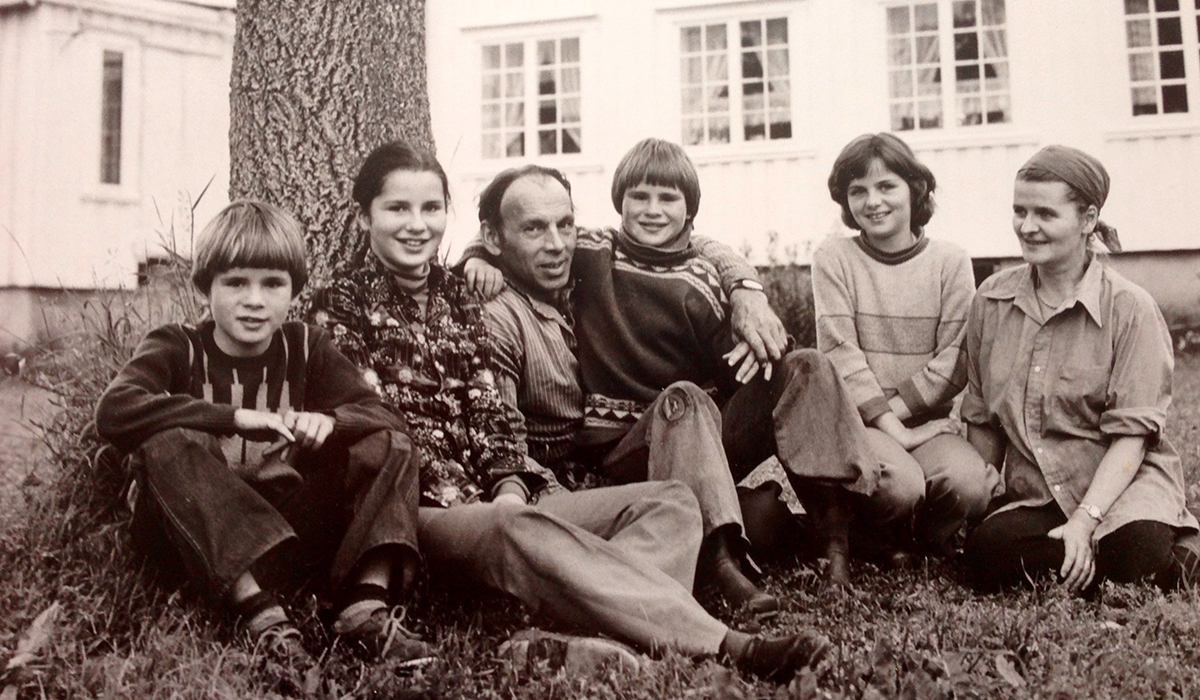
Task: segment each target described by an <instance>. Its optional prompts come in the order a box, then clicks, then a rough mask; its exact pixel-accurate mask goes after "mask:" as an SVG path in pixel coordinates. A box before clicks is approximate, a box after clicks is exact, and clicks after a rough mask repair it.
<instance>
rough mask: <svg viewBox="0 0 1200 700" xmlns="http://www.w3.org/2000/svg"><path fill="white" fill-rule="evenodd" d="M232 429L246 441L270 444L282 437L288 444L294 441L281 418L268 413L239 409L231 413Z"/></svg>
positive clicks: (276, 414)
mask: <svg viewBox="0 0 1200 700" xmlns="http://www.w3.org/2000/svg"><path fill="white" fill-rule="evenodd" d="M233 427H234V430H236V431H237V434H238V435H241V436H242V437H244V438H246V439H247V440H257V441H262V442H271V441H273V440H275V439H276V438H279V437H282V438H283V439H285V440H287V441H288V442H295V441H296V438H295V436H293V435H292V431H291V429H290V428H289V427H288V426H287V424H286V423H285V422H284V420H283V416H280V415H279V414H278V413H271V412H270V411H255V410H254V409H250V408H239V409H237V410H236V411H234V412H233Z"/></svg>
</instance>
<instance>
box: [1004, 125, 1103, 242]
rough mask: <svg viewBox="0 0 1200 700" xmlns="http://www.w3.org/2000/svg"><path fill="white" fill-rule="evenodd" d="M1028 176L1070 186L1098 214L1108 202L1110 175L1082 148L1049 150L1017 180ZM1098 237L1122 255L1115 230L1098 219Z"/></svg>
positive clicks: (1038, 155) (1023, 169)
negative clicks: (1052, 179)
mask: <svg viewBox="0 0 1200 700" xmlns="http://www.w3.org/2000/svg"><path fill="white" fill-rule="evenodd" d="M1027 172H1028V173H1030V174H1048V175H1050V176H1051V177H1053V178H1054V179H1055V180H1060V181H1062V182H1065V183H1067V185H1069V186H1070V187H1071V188H1072V189H1073V190H1075V191H1076V192H1078V193H1079V194H1080V196H1082V197H1083V201H1084V202H1085V203H1087V204H1091V205H1092V206H1094V207H1096V211H1097V212H1099V211H1100V208H1101V207H1103V206H1104V202H1105V200H1107V199H1108V187H1109V179H1108V171H1107V170H1105V169H1104V166H1103V165H1102V164H1101V163H1100V161H1098V160H1096V159H1095V158H1093V157H1092V156H1090V155H1088V154H1087V153H1084V152H1083V151H1081V150H1079V149H1078V148H1071V147H1070V146H1060V145H1057V144H1054V145H1050V146H1046V147H1045V148H1043V149H1042V150H1040V151H1038V152H1037V153H1034V154H1033V157H1031V158H1030V159H1029V160H1027V161H1025V165H1022V166H1021V169H1020V170H1018V171H1017V177H1018V178H1020V177H1021V176H1022V175H1023V174H1025V173H1027ZM1096 235H1097V236H1098V237H1099V238H1100V242H1101V243H1103V244H1104V247H1105V248H1108V249H1109V250H1111V251H1112V252H1114V253H1119V252H1121V241H1120V239H1118V238H1117V230H1116V229H1115V228H1113V227H1112V226H1109V225H1108V224H1106V223H1104V222H1103V221H1100V220H1099V219H1097V221H1096Z"/></svg>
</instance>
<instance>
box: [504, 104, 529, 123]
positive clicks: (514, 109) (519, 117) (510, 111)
mask: <svg viewBox="0 0 1200 700" xmlns="http://www.w3.org/2000/svg"><path fill="white" fill-rule="evenodd" d="M504 125H505V126H525V103H524V102H510V103H508V104H506V105H504Z"/></svg>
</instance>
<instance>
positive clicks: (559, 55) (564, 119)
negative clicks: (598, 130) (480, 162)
mask: <svg viewBox="0 0 1200 700" xmlns="http://www.w3.org/2000/svg"><path fill="white" fill-rule="evenodd" d="M527 56H528V57H529V58H531V59H532V61H528V60H527ZM530 63H532V65H529V64H530ZM482 74H483V95H482V98H483V99H482V105H483V128H482V134H483V138H482V149H483V157H484V158H510V157H518V156H524V155H526V154H531V153H530V151H529V149H530V147H531V144H534V143H536V144H537V154H538V155H551V154H556V153H579V152H580V150H581V148H582V141H581V136H582V133H581V132H582V130H581V126H580V122H581V119H580V108H579V100H580V82H579V37H567V38H561V39H540V40H535V41H518V42H509V43H500V44H485V45H484V46H483V72H482Z"/></svg>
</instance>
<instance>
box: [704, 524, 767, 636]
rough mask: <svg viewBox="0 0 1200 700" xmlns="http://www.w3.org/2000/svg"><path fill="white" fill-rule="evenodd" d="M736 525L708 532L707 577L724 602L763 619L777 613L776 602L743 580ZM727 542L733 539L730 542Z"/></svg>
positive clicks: (706, 543)
mask: <svg viewBox="0 0 1200 700" xmlns="http://www.w3.org/2000/svg"><path fill="white" fill-rule="evenodd" d="M738 537H739V530H738V528H737V526H734V525H728V526H725V527H720V528H717V529H716V530H714V531H713V532H711V533H710V534H709V536H708V539H707V540H706V541H705V547H706V549H707V550H708V554H709V556H708V557H707V558H708V561H709V562H710V575H711V576H712V580H713V582H714V583H715V584H716V586H717V589H718V590H719V591H721V595H722V596H724V598H725V600H726V601H728V602H729V604H730V605H731V606H733V607H735V608H741V607H745V608H746V609H747V610H749V611H750V613H751V614H753V615H755V616H756V617H766V616H769V615H772V614H774V613H776V612H778V611H779V599H777V598H776V597H775V596H773V595H771V594H770V593H767V592H766V591H764V590H762V589H761V588H759V587H758V586H756V585H754V582H753V581H751V580H750V579H749V578H747V577H746V574H745V572H743V571H742V565H741V561H740V559H741V558H740V557H739V556H737V555H736V554H734V552H736V551H739V549H740V546H739V543H738V542H737V540H738ZM730 540H733V541H732V542H731V541H730Z"/></svg>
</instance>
